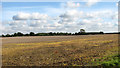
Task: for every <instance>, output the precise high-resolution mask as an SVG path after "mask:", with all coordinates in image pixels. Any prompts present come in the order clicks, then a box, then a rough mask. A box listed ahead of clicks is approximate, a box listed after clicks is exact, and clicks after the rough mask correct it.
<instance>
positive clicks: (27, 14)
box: [13, 12, 31, 20]
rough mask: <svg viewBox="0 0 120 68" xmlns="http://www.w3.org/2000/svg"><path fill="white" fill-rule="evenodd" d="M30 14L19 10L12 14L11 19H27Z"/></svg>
mask: <svg viewBox="0 0 120 68" xmlns="http://www.w3.org/2000/svg"><path fill="white" fill-rule="evenodd" d="M30 17H31V15H30V14H29V13H23V12H20V13H18V14H17V15H15V16H13V20H28V19H30Z"/></svg>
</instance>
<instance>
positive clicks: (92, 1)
mask: <svg viewBox="0 0 120 68" xmlns="http://www.w3.org/2000/svg"><path fill="white" fill-rule="evenodd" d="M85 1H86V0H85ZM100 1H101V0H87V1H86V2H87V3H86V5H87V6H88V7H90V6H92V5H94V4H96V3H98V2H100Z"/></svg>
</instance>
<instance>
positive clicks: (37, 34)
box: [2, 32, 72, 37]
mask: <svg viewBox="0 0 120 68" xmlns="http://www.w3.org/2000/svg"><path fill="white" fill-rule="evenodd" d="M57 35H72V33H62V32H60V33H59V32H57V33H55V32H54V33H52V32H49V33H34V32H30V33H27V34H23V33H21V32H17V33H14V34H6V35H2V37H16V36H57Z"/></svg>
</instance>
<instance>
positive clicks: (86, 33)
mask: <svg viewBox="0 0 120 68" xmlns="http://www.w3.org/2000/svg"><path fill="white" fill-rule="evenodd" d="M95 34H120V32H119V33H104V32H102V31H100V32H85V30H84V29H80V32H76V33H67V32H66V33H63V32H49V33H34V32H30V33H27V34H23V33H21V32H17V33H14V34H6V35H2V36H1V37H17V36H60V35H65V36H67V35H95Z"/></svg>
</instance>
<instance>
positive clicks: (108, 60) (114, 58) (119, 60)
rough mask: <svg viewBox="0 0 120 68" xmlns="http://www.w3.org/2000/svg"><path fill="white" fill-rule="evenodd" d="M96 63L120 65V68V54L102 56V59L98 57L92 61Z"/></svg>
mask: <svg viewBox="0 0 120 68" xmlns="http://www.w3.org/2000/svg"><path fill="white" fill-rule="evenodd" d="M92 63H93V64H94V65H100V66H102V67H108V68H112V67H117V68H118V67H119V68H120V55H118V54H115V55H111V56H106V57H102V58H100V59H96V61H93V62H92Z"/></svg>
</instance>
